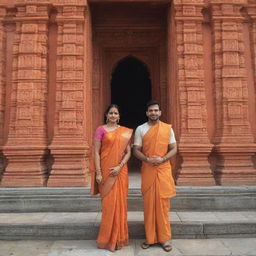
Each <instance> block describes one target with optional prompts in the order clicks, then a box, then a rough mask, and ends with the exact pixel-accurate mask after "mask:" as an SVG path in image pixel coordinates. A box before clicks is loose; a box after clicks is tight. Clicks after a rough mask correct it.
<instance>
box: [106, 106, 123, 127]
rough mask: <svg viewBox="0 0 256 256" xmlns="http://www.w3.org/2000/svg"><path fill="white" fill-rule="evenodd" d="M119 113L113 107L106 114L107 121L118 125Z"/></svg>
mask: <svg viewBox="0 0 256 256" xmlns="http://www.w3.org/2000/svg"><path fill="white" fill-rule="evenodd" d="M119 118H120V116H119V111H118V109H117V108H115V107H113V108H111V109H110V110H109V111H108V113H107V120H108V122H111V123H118V121H119Z"/></svg>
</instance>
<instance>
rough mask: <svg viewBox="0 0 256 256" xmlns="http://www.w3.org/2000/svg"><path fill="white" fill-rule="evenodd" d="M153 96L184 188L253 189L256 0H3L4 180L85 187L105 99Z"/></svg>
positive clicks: (128, 109) (136, 113)
mask: <svg viewBox="0 0 256 256" xmlns="http://www.w3.org/2000/svg"><path fill="white" fill-rule="evenodd" d="M151 98H153V99H156V100H158V101H159V102H160V103H161V108H162V120H163V121H166V122H168V123H171V124H172V125H173V129H174V131H175V136H176V140H177V143H178V148H179V152H178V154H177V156H176V157H175V158H174V159H172V162H173V175H174V177H175V180H176V183H177V185H195V186H212V185H255V184H256V155H255V152H256V2H255V0H0V150H1V155H0V186H2V187H17V186H18V187H19V186H22V187H31V186H33V187H35V186H48V187H54V186H59V187H61V186H63V187H64V186H66V187H73V186H87V185H88V183H89V182H88V181H89V180H90V177H89V176H90V175H89V161H90V153H91V148H92V137H93V131H94V129H95V128H96V127H97V126H98V125H99V124H102V122H103V114H104V110H105V108H106V106H107V105H108V104H110V103H117V104H119V105H120V107H121V124H124V125H126V126H128V127H131V128H135V127H136V126H137V125H139V124H141V123H142V122H144V121H145V103H146V102H147V101H148V100H149V99H151ZM132 161H133V160H132ZM134 162H135V164H132V165H131V166H132V167H131V168H134V169H136V168H137V169H139V167H138V166H137V164H136V161H134ZM135 171H136V170H135Z"/></svg>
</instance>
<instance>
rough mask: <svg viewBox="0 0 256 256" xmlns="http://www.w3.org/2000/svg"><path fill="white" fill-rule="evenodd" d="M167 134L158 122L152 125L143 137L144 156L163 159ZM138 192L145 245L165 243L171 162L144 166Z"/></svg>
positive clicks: (172, 186)
mask: <svg viewBox="0 0 256 256" xmlns="http://www.w3.org/2000/svg"><path fill="white" fill-rule="evenodd" d="M170 132H171V126H170V125H168V124H165V123H163V122H161V121H159V122H158V123H157V124H155V125H153V126H152V127H151V128H150V129H149V130H148V132H147V133H146V134H145V135H144V137H143V147H142V151H143V153H144V154H145V155H146V156H147V157H151V156H154V155H156V156H161V157H163V156H164V155H165V154H166V153H167V152H168V144H169V138H170ZM141 190H142V195H143V200H144V224H145V233H146V240H147V243H148V244H154V243H165V242H166V241H168V240H170V239H171V227H170V221H169V209H170V199H169V198H170V197H173V196H175V195H176V190H175V184H174V181H173V177H172V170H171V165H170V162H169V161H166V162H164V163H162V164H160V165H158V166H152V165H150V164H148V163H146V162H143V164H142V185H141Z"/></svg>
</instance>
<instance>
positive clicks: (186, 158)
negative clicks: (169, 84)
mask: <svg viewBox="0 0 256 256" xmlns="http://www.w3.org/2000/svg"><path fill="white" fill-rule="evenodd" d="M174 8H175V11H176V14H175V22H176V34H177V58H178V60H177V61H178V79H177V80H178V91H177V95H178V97H179V104H180V115H181V117H180V122H181V124H180V125H181V130H180V143H179V153H180V155H181V157H182V163H181V169H180V170H179V174H178V180H177V184H178V185H215V180H214V177H213V174H212V170H211V168H210V164H209V162H208V155H209V153H210V152H211V150H212V144H210V142H209V138H208V134H207V124H206V122H207V112H206V94H205V86H206V85H205V83H204V56H203V30H202V21H203V17H202V12H201V11H202V8H203V0H196V1H193V3H188V1H185V0H175V1H174Z"/></svg>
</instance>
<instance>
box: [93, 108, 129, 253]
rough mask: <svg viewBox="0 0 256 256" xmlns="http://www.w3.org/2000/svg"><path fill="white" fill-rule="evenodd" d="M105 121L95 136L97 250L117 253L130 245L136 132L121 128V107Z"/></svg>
mask: <svg viewBox="0 0 256 256" xmlns="http://www.w3.org/2000/svg"><path fill="white" fill-rule="evenodd" d="M105 119H106V123H105V125H102V126H99V127H98V128H97V130H96V132H95V136H94V166H95V168H94V171H93V172H92V174H93V175H92V182H93V183H92V193H93V194H97V192H98V191H99V192H100V195H101V198H102V219H101V225H100V230H99V234H98V239H97V247H98V248H101V249H108V250H110V251H115V250H117V249H121V247H123V246H126V245H128V225H127V195H128V169H127V165H126V163H127V161H128V159H129V158H130V155H131V149H130V143H129V142H130V139H131V135H132V130H131V129H129V128H126V127H123V126H120V125H118V122H119V119H120V115H119V108H118V106H117V105H114V104H112V105H110V106H109V107H108V108H107V110H106V112H105ZM95 181H96V182H95ZM97 190H98V191H97Z"/></svg>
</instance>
